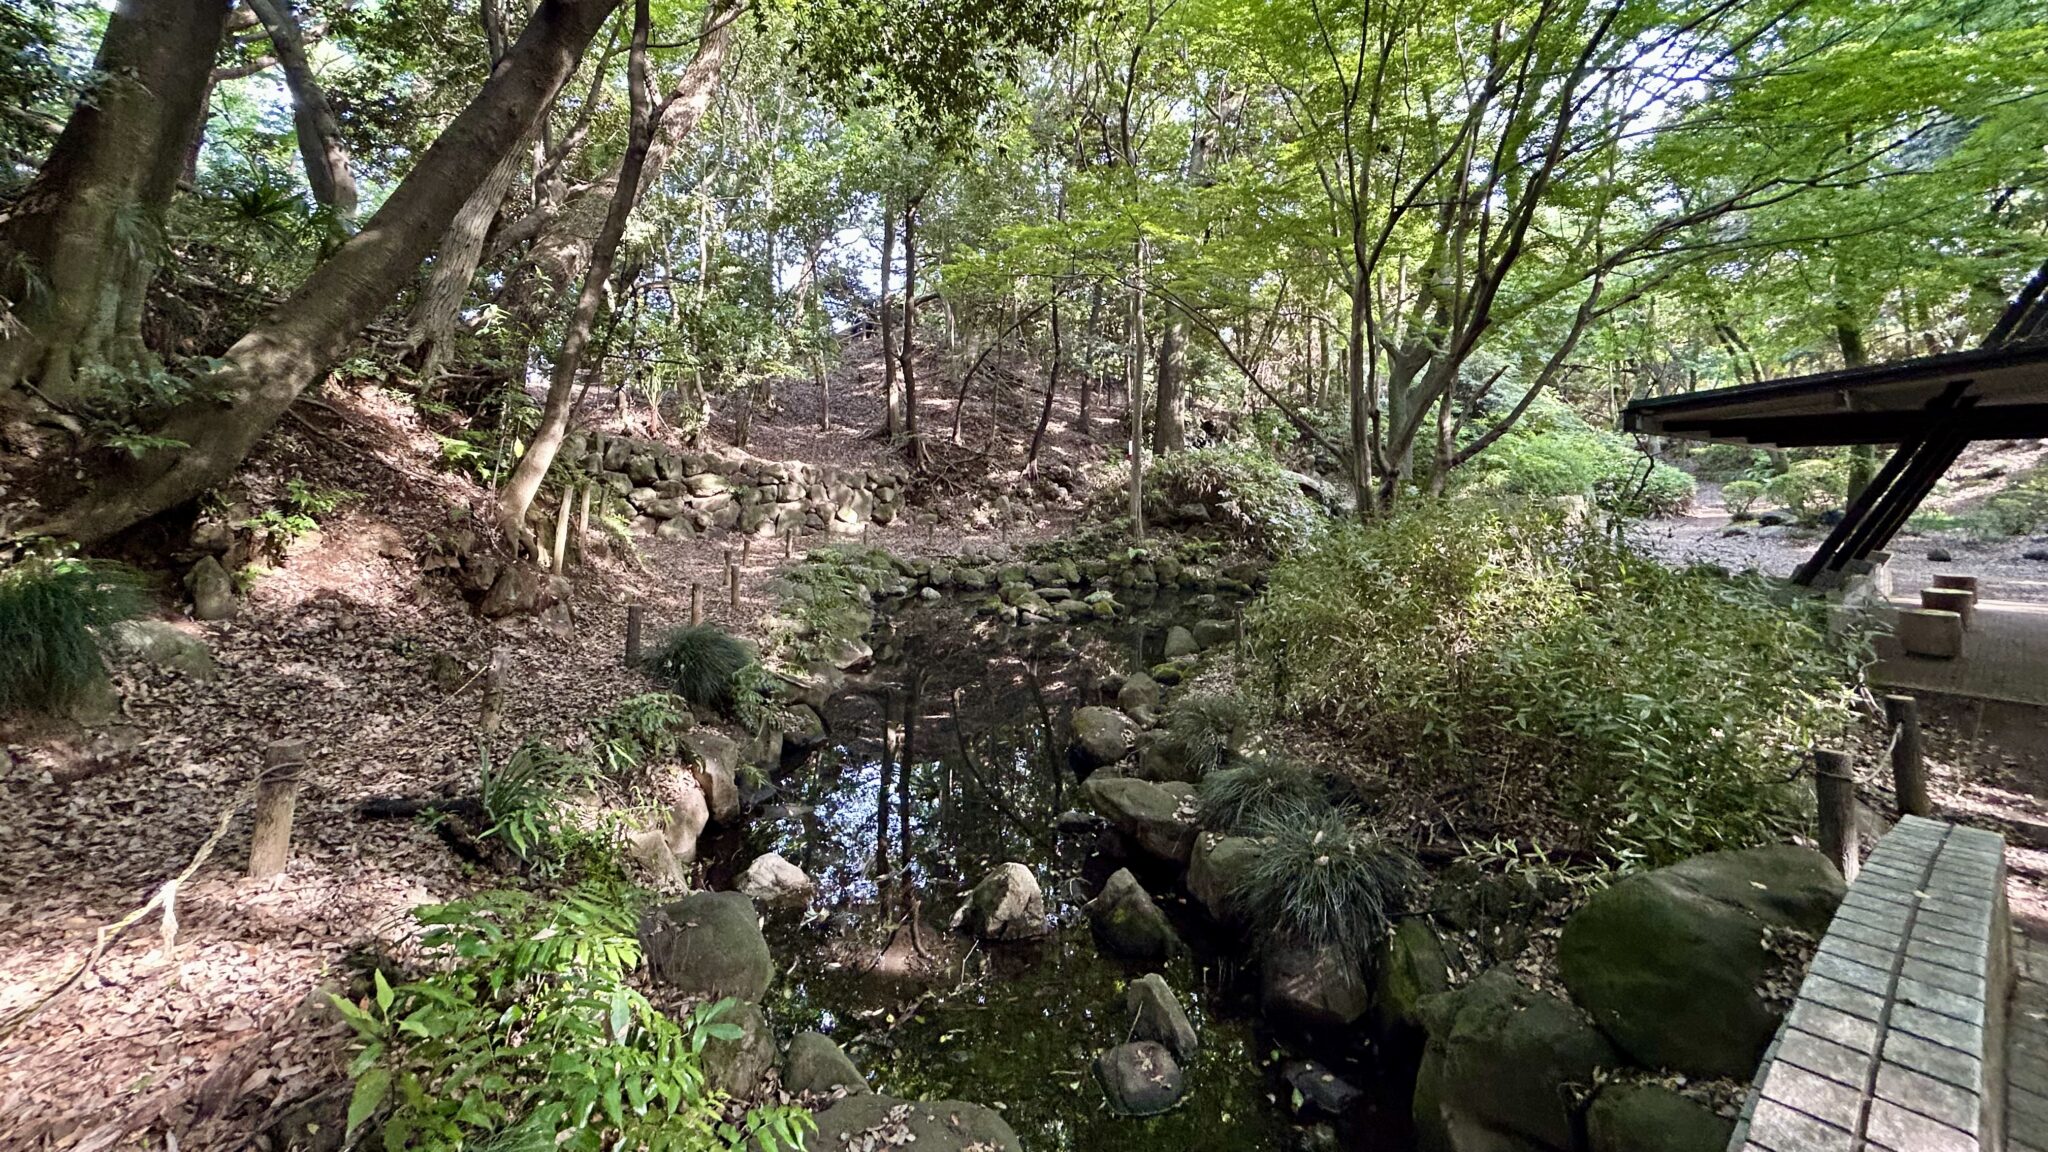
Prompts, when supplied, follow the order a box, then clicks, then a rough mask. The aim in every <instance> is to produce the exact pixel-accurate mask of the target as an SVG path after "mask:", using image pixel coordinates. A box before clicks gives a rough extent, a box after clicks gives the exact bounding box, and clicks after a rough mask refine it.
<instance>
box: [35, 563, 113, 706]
mask: <svg viewBox="0 0 2048 1152" xmlns="http://www.w3.org/2000/svg"><path fill="white" fill-rule="evenodd" d="M142 607H143V604H142V593H141V590H140V587H139V585H138V583H137V581H136V579H135V577H134V576H133V575H132V574H130V573H129V572H128V571H127V570H126V569H123V568H119V567H116V566H114V565H109V564H101V563H94V562H91V561H86V560H78V559H71V558H65V559H35V560H28V561H24V562H23V563H21V564H17V565H15V566H14V567H13V568H10V569H8V570H7V571H5V572H0V713H6V712H17V711H31V710H36V711H56V710H59V709H61V708H64V707H65V706H67V705H70V704H72V703H75V702H77V701H78V700H79V699H80V698H81V697H82V696H83V695H84V694H85V693H86V692H87V691H88V690H89V689H91V688H92V687H93V686H94V685H95V684H97V683H99V682H100V681H101V680H103V679H105V678H106V674H107V670H106V665H105V664H104V663H102V662H101V659H100V650H99V645H98V642H97V638H98V635H99V633H101V632H103V631H105V630H106V629H108V628H111V627H112V626H113V625H115V624H117V623H119V622H121V621H123V620H127V619H131V618H133V617H134V616H136V615H138V614H139V613H140V612H141V611H142Z"/></svg>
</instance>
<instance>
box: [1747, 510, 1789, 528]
mask: <svg viewBox="0 0 2048 1152" xmlns="http://www.w3.org/2000/svg"><path fill="white" fill-rule="evenodd" d="M1756 522H1757V524H1758V525H1759V526H1761V527H1764V528H1778V527H1782V526H1784V525H1786V524H1790V523H1791V522H1792V517H1790V516H1788V515H1786V514H1785V513H1783V512H1766V513H1764V514H1763V515H1761V516H1758V517H1757V518H1756Z"/></svg>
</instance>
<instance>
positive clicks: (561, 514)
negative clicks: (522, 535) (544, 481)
mask: <svg viewBox="0 0 2048 1152" xmlns="http://www.w3.org/2000/svg"><path fill="white" fill-rule="evenodd" d="M574 494H575V493H574V492H572V491H571V490H569V489H567V488H564V489H562V502H561V503H560V504H558V505H556V506H555V572H556V574H558V575H559V574H562V573H566V572H568V571H569V497H571V496H573V495H574Z"/></svg>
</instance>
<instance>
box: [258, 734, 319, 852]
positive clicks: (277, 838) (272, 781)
mask: <svg viewBox="0 0 2048 1152" xmlns="http://www.w3.org/2000/svg"><path fill="white" fill-rule="evenodd" d="M306 750H307V745H306V742H305V741H304V740H279V741H277V742H275V743H273V744H271V745H270V746H269V747H267V748H265V749H264V750H263V770H262V773H261V774H260V775H259V776H258V777H257V778H256V832H255V834H254V835H253V836H251V837H250V839H249V878H250V879H251V880H268V879H269V878H270V877H272V876H275V875H277V874H278V873H280V872H282V871H284V869H285V865H286V864H288V863H290V862H291V858H292V813H293V811H294V809H296V808H297V807H298V802H299V786H300V784H301V782H302V777H301V775H300V770H301V769H302V768H304V767H305V764H306Z"/></svg>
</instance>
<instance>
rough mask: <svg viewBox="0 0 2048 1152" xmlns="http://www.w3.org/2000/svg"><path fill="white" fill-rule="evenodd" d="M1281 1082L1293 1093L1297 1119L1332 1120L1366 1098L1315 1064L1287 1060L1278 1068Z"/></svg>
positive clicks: (1345, 1082)
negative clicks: (1285, 1082) (1315, 1117)
mask: <svg viewBox="0 0 2048 1152" xmlns="http://www.w3.org/2000/svg"><path fill="white" fill-rule="evenodd" d="M1280 1078H1281V1079H1282V1080H1285V1081H1287V1085H1288V1087H1290V1088H1292V1089H1294V1092H1293V1095H1292V1101H1291V1102H1292V1103H1293V1105H1294V1109H1293V1110H1294V1115H1295V1117H1296V1118H1297V1119H1302V1118H1307V1117H1313V1116H1327V1117H1330V1118H1331V1119H1335V1118H1337V1117H1339V1116H1342V1115H1343V1114H1344V1113H1345V1112H1347V1111H1349V1110H1350V1109H1351V1106H1352V1105H1353V1104H1356V1103H1357V1102H1358V1101H1359V1099H1360V1098H1361V1097H1363V1096H1364V1095H1365V1093H1363V1092H1361V1091H1359V1090H1358V1089H1357V1088H1356V1087H1355V1086H1353V1085H1352V1084H1350V1083H1349V1082H1348V1081H1345V1080H1342V1079H1340V1078H1339V1077H1338V1076H1337V1074H1336V1073H1335V1072H1332V1071H1330V1070H1329V1069H1328V1068H1325V1067H1323V1066H1322V1065H1321V1064H1318V1063H1317V1062H1315V1061H1314V1060H1289V1061H1288V1062H1287V1063H1285V1064H1282V1065H1281V1066H1280Z"/></svg>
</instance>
